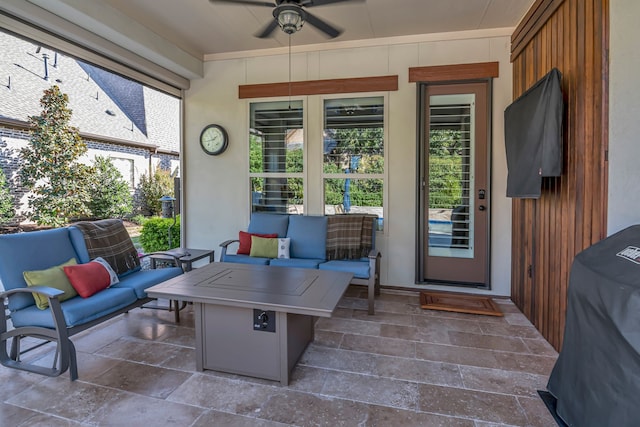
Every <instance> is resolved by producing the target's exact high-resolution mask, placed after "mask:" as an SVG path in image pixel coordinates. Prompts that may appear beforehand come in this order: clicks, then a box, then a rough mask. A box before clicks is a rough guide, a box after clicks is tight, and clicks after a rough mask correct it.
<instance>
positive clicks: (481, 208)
mask: <svg viewBox="0 0 640 427" xmlns="http://www.w3.org/2000/svg"><path fill="white" fill-rule="evenodd" d="M485 209H487V208H486V207H485V206H484V205H480V206H478V210H479V211H483V210H485Z"/></svg>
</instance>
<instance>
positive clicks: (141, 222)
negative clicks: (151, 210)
mask: <svg viewBox="0 0 640 427" xmlns="http://www.w3.org/2000/svg"><path fill="white" fill-rule="evenodd" d="M129 221H131V222H133V223H134V224H138V225H144V223H145V222H147V221H149V217H147V216H144V215H141V214H138V215H134V216H132V217H131V218H129Z"/></svg>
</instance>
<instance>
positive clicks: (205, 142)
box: [200, 125, 229, 156]
mask: <svg viewBox="0 0 640 427" xmlns="http://www.w3.org/2000/svg"><path fill="white" fill-rule="evenodd" d="M228 145H229V137H228V136H227V131H226V130H224V128H223V127H222V126H220V125H207V126H205V128H204V129H202V132H201V133H200V146H201V147H202V149H203V150H204V152H205V153H207V154H210V155H212V156H217V155H218V154H222V153H223V152H224V150H226V149H227V146H228Z"/></svg>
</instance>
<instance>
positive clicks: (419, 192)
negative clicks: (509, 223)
mask: <svg viewBox="0 0 640 427" xmlns="http://www.w3.org/2000/svg"><path fill="white" fill-rule="evenodd" d="M477 83H480V84H484V85H486V91H487V93H486V98H487V99H486V113H487V118H486V120H487V122H486V139H487V153H486V154H487V185H486V187H487V193H488V195H489V197H488V200H487V203H486V205H487V211H488V214H489V215H490V214H491V209H492V207H491V199H492V198H491V181H492V179H491V178H492V175H491V152H492V126H491V125H492V118H491V116H492V113H493V111H492V109H491V106H492V104H493V102H492V93H493V85H492V79H491V78H486V79H474V80H464V81H437V82H436V83H434V82H420V83H419V84H418V85H417V99H418V103H417V104H418V105H417V125H418V126H417V128H418V134H417V147H416V167H417V172H418V174H417V182H416V201H417V203H416V214H415V215H416V229H417V233H416V241H415V244H416V252H415V283H416V284H421V285H424V284H427V283H429V282H428V281H425V280H424V277H425V273H426V272H425V271H424V256H425V251H426V250H428V248H427V247H426V245H425V238H424V236H425V232H426V233H428V224H426V222H425V215H424V214H423V210H422V208H423V207H424V206H425V204H426V200H425V199H426V191H425V187H426V185H427V178H428V177H427V176H426V175H425V171H426V164H425V162H426V156H425V147H426V143H427V141H426V127H427V126H428V123H426V120H424V118H425V117H426V110H425V109H426V108H429V102H428V95H427V92H428V90H427V87H428V86H452V85H464V84H477ZM486 228H487V239H486V240H487V244H486V266H485V280H484V285H478V284H465V283H460V284H459V285H453V286H460V287H468V286H471V287H477V288H481V289H487V290H490V289H491V280H490V279H491V220H490V216H489V219H488V220H487V223H486Z"/></svg>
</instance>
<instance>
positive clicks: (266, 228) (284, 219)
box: [247, 212, 289, 237]
mask: <svg viewBox="0 0 640 427" xmlns="http://www.w3.org/2000/svg"><path fill="white" fill-rule="evenodd" d="M288 225H289V215H281V214H268V213H262V212H254V213H252V214H251V222H250V223H249V228H248V229H247V232H249V233H254V234H255V233H259V234H273V233H275V234H277V235H278V237H287V226H288Z"/></svg>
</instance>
